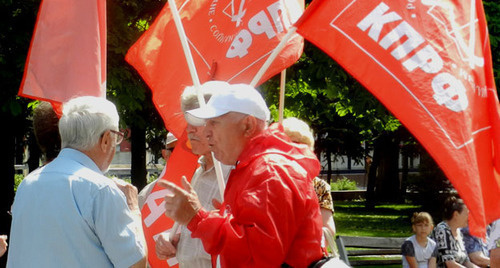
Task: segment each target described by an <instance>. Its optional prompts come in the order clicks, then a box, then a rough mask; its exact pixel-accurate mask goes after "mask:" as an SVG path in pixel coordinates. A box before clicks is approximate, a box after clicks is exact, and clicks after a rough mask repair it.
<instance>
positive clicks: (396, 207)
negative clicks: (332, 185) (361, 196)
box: [334, 200, 420, 268]
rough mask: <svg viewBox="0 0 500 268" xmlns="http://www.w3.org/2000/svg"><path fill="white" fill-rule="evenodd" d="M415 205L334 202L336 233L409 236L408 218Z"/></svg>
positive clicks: (415, 209)
mask: <svg viewBox="0 0 500 268" xmlns="http://www.w3.org/2000/svg"><path fill="white" fill-rule="evenodd" d="M419 208H420V207H419V206H415V205H410V204H381V205H376V206H375V208H373V209H366V208H365V203H364V201H360V200H357V201H336V202H335V216H334V218H335V225H336V227H337V234H338V235H347V236H380V237H409V236H411V235H412V232H411V223H410V217H411V215H412V214H413V212H415V211H419ZM401 266H402V265H401V264H396V265H383V266H376V265H371V266H368V265H367V266H359V267H363V268H380V267H389V268H401Z"/></svg>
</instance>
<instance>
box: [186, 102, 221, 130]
mask: <svg viewBox="0 0 500 268" xmlns="http://www.w3.org/2000/svg"><path fill="white" fill-rule="evenodd" d="M228 112H229V111H224V110H218V109H215V108H214V107H210V106H204V107H202V108H197V109H194V110H189V111H186V113H185V114H184V117H185V118H186V121H187V122H188V124H190V125H192V126H204V125H205V123H206V121H207V119H210V118H215V117H219V116H221V115H224V114H227V113H228Z"/></svg>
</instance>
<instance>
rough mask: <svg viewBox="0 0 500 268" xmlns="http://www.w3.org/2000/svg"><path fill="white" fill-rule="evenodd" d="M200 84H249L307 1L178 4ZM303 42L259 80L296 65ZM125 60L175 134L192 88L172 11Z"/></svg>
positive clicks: (294, 41) (294, 43)
mask: <svg viewBox="0 0 500 268" xmlns="http://www.w3.org/2000/svg"><path fill="white" fill-rule="evenodd" d="M176 3H177V7H178V9H179V13H180V16H181V19H182V22H183V25H184V28H185V31H186V35H187V39H188V42H189V45H190V49H191V52H192V54H193V58H194V61H195V65H196V69H197V72H198V76H199V77H200V82H201V83H203V82H205V81H208V80H224V81H228V82H230V83H236V82H240V83H241V82H246V83H249V82H250V81H251V80H252V78H253V77H254V75H255V74H256V73H257V71H258V70H259V68H260V67H261V66H262V64H263V63H264V61H265V60H266V58H267V56H269V54H271V52H272V50H273V49H274V48H275V47H276V46H277V45H278V43H279V41H280V40H281V38H282V37H284V35H285V34H286V32H287V29H288V28H289V27H290V26H291V25H292V24H293V23H294V22H295V21H296V19H297V18H298V17H300V15H301V14H302V10H303V6H304V0H254V1H248V0H247V1H245V0H236V1H235V0H219V1H208V0H204V1H184V0H178V1H176ZM302 48H303V39H302V38H301V37H300V36H299V35H294V37H292V38H291V39H290V41H288V43H287V45H286V47H285V48H284V49H283V51H282V52H281V53H280V55H279V56H278V58H277V59H276V60H275V61H274V63H273V64H272V65H271V67H270V68H269V69H268V71H267V72H266V74H265V75H264V76H263V78H262V79H261V82H263V81H265V80H267V79H269V78H270V77H271V76H273V75H275V74H277V73H279V72H281V71H282V70H283V69H285V68H286V67H288V66H290V65H291V64H293V63H295V62H296V61H297V60H298V58H299V57H300V55H301V54H302ZM126 59H127V61H128V62H129V63H130V64H131V65H132V66H134V67H135V68H136V69H137V70H138V72H139V73H140V74H141V76H142V78H143V79H144V80H145V81H146V83H147V84H148V85H149V87H150V88H151V90H152V92H153V102H154V103H155V105H156V107H157V109H158V111H159V112H160V114H161V115H162V117H163V120H164V121H165V124H166V127H167V129H168V130H169V131H171V132H173V134H174V135H176V136H178V135H180V133H182V131H183V129H184V127H185V124H186V123H185V122H184V119H183V116H182V114H181V113H180V103H179V96H180V94H181V92H182V90H183V89H184V87H185V86H188V85H192V84H193V82H192V80H191V76H190V75H189V71H188V67H187V63H186V60H185V57H184V53H183V51H182V48H181V43H180V40H179V37H178V34H177V31H176V29H175V26H174V21H173V18H172V15H171V12H170V8H169V7H168V6H167V5H166V6H165V7H164V8H163V10H162V11H161V12H160V14H159V16H158V18H157V19H156V21H155V22H154V23H153V24H152V25H151V27H150V28H149V29H148V31H147V32H146V33H145V34H144V35H143V36H142V37H141V38H140V39H139V41H137V43H135V44H134V45H133V46H132V47H131V48H130V50H129V52H128V53H127V57H126Z"/></svg>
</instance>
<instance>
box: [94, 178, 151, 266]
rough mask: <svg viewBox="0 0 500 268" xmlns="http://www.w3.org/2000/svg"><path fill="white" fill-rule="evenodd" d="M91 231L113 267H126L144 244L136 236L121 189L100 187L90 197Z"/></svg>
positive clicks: (136, 258) (142, 252)
mask: <svg viewBox="0 0 500 268" xmlns="http://www.w3.org/2000/svg"><path fill="white" fill-rule="evenodd" d="M93 212H94V213H93V214H94V223H95V231H96V234H97V236H98V237H99V239H100V240H101V243H102V246H103V248H104V251H105V252H106V254H107V255H108V258H109V259H110V260H111V262H112V263H113V265H114V266H115V267H130V266H131V265H133V264H135V263H136V262H138V261H139V260H141V259H142V258H143V257H144V256H145V255H146V253H145V252H146V251H145V245H143V244H142V242H141V239H138V238H137V237H136V232H134V230H136V228H141V227H140V226H136V225H137V224H136V223H135V222H134V219H133V216H132V213H131V211H130V210H129V208H128V206H127V202H126V199H125V196H124V195H123V193H122V192H121V191H120V190H119V189H118V188H114V187H112V186H107V187H103V188H101V189H100V191H99V192H98V193H97V195H96V198H95V199H94V207H93Z"/></svg>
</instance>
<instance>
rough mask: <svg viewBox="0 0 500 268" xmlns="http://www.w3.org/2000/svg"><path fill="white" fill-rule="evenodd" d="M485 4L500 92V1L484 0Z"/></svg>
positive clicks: (494, 70) (494, 69)
mask: <svg viewBox="0 0 500 268" xmlns="http://www.w3.org/2000/svg"><path fill="white" fill-rule="evenodd" d="M483 5H484V12H485V14H486V21H487V22H488V31H489V34H490V44H491V54H492V61H493V72H494V75H495V83H496V85H497V92H500V90H499V87H498V86H499V85H500V16H498V14H500V2H498V1H497V0H483ZM499 95H500V94H499Z"/></svg>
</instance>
